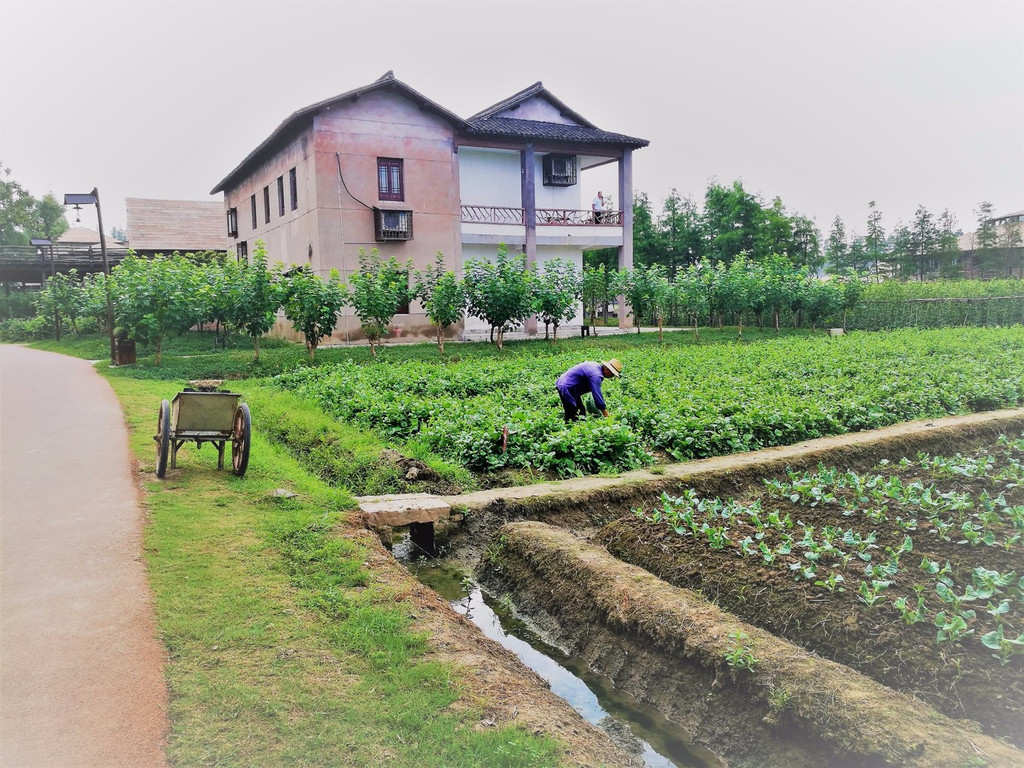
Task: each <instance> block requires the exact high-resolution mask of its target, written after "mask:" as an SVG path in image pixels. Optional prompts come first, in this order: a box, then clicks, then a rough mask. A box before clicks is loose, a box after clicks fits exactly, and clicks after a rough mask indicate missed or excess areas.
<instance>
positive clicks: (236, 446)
mask: <svg viewBox="0 0 1024 768" xmlns="http://www.w3.org/2000/svg"><path fill="white" fill-rule="evenodd" d="M251 433H252V417H251V416H250V415H249V406H248V405H246V404H245V403H242V404H240V405H239V406H238V407H237V408H236V409H235V420H234V422H233V424H232V427H231V468H232V471H233V472H234V473H235V474H236V475H237V476H238V477H241V476H242V475H244V474H245V470H246V469H248V467H249V441H250V438H251Z"/></svg>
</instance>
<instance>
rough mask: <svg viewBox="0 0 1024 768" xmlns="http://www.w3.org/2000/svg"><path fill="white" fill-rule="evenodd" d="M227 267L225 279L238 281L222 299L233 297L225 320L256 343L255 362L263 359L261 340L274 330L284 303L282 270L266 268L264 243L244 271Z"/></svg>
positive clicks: (223, 293) (226, 264)
mask: <svg viewBox="0 0 1024 768" xmlns="http://www.w3.org/2000/svg"><path fill="white" fill-rule="evenodd" d="M235 264H237V262H227V263H225V265H224V275H225V276H226V277H228V278H229V279H228V280H227V281H225V282H226V283H228V282H231V281H232V280H234V281H236V282H234V283H233V285H226V286H225V288H226V289H227V290H225V291H224V292H222V295H226V296H231V297H232V301H231V303H230V304H229V305H228V307H227V313H226V320H227V322H228V324H229V325H231V327H233V328H236V329H237V330H239V331H241V332H242V333H244V334H245V335H246V336H248V337H249V338H250V339H252V341H253V347H254V349H255V355H254V357H253V362H256V361H258V360H259V359H260V336H262V335H263V334H265V333H266V332H267V331H269V330H270V329H271V328H273V327H274V323H275V322H276V321H277V311H278V310H279V309H280V308H281V304H282V303H283V300H284V296H283V292H284V288H283V286H282V284H281V268H280V266H275V267H274V268H273V269H271V268H268V267H267V249H266V246H265V245H264V243H263V241H262V240H257V241H256V250H255V252H254V253H253V255H252V259H251V260H250V261H249V263H248V264H244V265H242V266H241V267H236V266H228V265H235Z"/></svg>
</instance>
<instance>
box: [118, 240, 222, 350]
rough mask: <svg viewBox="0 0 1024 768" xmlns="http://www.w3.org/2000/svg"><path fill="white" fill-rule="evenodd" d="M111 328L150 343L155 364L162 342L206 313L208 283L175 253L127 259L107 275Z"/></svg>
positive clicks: (193, 323)
mask: <svg viewBox="0 0 1024 768" xmlns="http://www.w3.org/2000/svg"><path fill="white" fill-rule="evenodd" d="M111 283H112V285H111V293H112V297H111V298H112V301H113V303H114V314H115V317H116V318H117V324H118V325H119V326H120V327H121V329H122V330H123V331H124V332H125V333H126V334H127V335H128V336H129V337H130V338H132V339H135V340H137V341H141V342H152V343H153V345H154V347H155V348H156V365H160V359H161V354H162V349H163V340H164V338H165V337H166V336H167V334H169V333H184V332H185V331H187V330H188V329H189V328H191V327H192V326H193V325H196V324H197V323H199V322H202V320H203V319H204V317H206V315H207V314H208V312H209V307H208V304H207V302H208V301H209V297H210V287H209V283H208V282H207V280H206V279H205V275H204V274H203V273H202V271H201V270H199V269H198V268H197V267H196V266H195V265H194V264H193V263H192V262H191V261H189V260H188V259H186V258H184V257H183V256H181V255H180V254H178V253H174V254H172V255H170V256H163V255H158V256H157V257H155V258H153V259H141V258H139V257H138V256H135V255H134V254H132V255H129V256H128V257H126V258H125V259H124V261H122V262H121V263H120V265H118V267H117V268H116V269H115V270H114V271H113V273H112V275H111Z"/></svg>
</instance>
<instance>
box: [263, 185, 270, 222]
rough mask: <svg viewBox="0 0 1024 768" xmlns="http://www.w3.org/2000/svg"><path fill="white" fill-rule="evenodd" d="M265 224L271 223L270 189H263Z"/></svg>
mask: <svg viewBox="0 0 1024 768" xmlns="http://www.w3.org/2000/svg"><path fill="white" fill-rule="evenodd" d="M263 223H264V224H269V223H270V187H264V188H263Z"/></svg>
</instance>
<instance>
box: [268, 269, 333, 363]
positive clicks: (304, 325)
mask: <svg viewBox="0 0 1024 768" xmlns="http://www.w3.org/2000/svg"><path fill="white" fill-rule="evenodd" d="M281 298H282V303H283V305H284V315H285V317H287V318H288V320H290V321H291V323H292V327H293V328H294V329H295V330H296V331H298V332H299V333H301V334H302V336H303V338H304V339H305V341H306V351H307V352H309V359H310V360H313V359H314V358H315V355H316V348H317V347H318V346H319V345H320V340H321V339H323V338H324V337H325V336H330V335H331V333H333V332H334V328H335V326H337V324H338V313H339V312H340V311H341V308H342V307H343V306H345V300H346V290H345V285H344V284H343V283H342V282H341V277H340V276H339V275H338V270H336V269H332V270H331V271H330V273H329V274H328V276H327V279H326V280H325V279H323V278H321V277H320V276H319V275H316V274H313V272H311V271H310V270H309V269H306V268H305V267H302V268H298V269H295V270H293V271H292V272H290V273H288V275H287V279H285V281H284V288H283V292H282V297H281Z"/></svg>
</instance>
